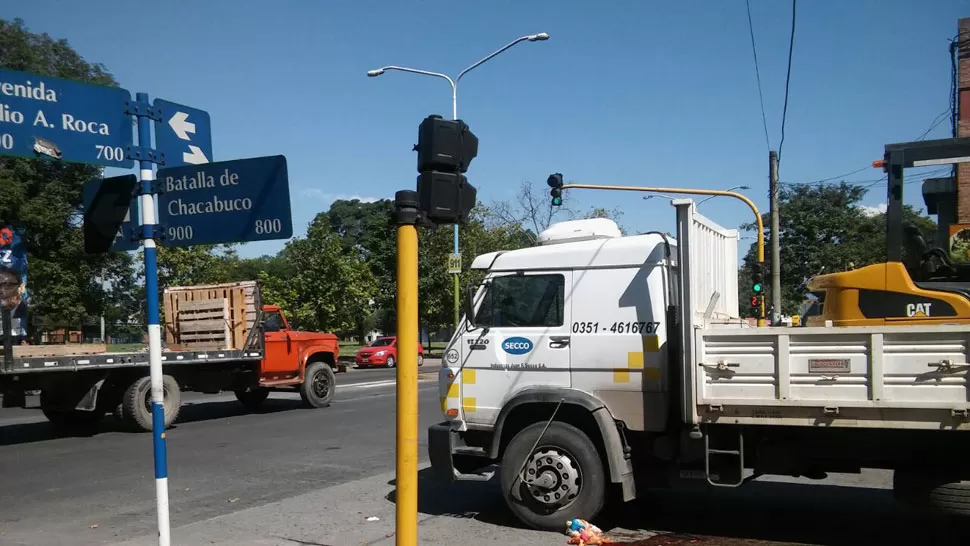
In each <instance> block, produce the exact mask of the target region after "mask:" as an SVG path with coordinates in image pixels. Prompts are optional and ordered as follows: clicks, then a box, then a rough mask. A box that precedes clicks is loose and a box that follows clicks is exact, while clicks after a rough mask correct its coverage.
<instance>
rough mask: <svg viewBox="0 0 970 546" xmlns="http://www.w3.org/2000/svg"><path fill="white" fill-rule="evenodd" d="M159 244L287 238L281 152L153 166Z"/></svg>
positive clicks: (290, 221) (289, 219)
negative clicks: (203, 162)
mask: <svg viewBox="0 0 970 546" xmlns="http://www.w3.org/2000/svg"><path fill="white" fill-rule="evenodd" d="M158 182H159V185H160V186H161V190H160V191H161V193H160V194H159V196H158V215H159V223H160V224H162V227H163V234H164V236H163V238H162V240H161V245H162V246H189V245H211V244H219V243H238V242H245V241H268V240H272V239H289V238H290V237H292V236H293V218H292V216H291V215H290V183H289V178H287V172H286V158H285V157H283V156H281V155H276V156H269V157H257V158H252V159H237V160H234V161H220V162H218V163H207V164H205V165H189V166H185V167H174V168H166V169H159V170H158Z"/></svg>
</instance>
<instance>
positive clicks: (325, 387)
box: [313, 372, 330, 398]
mask: <svg viewBox="0 0 970 546" xmlns="http://www.w3.org/2000/svg"><path fill="white" fill-rule="evenodd" d="M313 394H316V395H317V396H319V397H320V398H325V397H326V396H327V395H328V394H330V381H329V380H328V378H327V374H325V373H323V372H317V374H316V375H315V376H313Z"/></svg>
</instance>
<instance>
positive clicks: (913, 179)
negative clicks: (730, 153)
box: [781, 167, 950, 188]
mask: <svg viewBox="0 0 970 546" xmlns="http://www.w3.org/2000/svg"><path fill="white" fill-rule="evenodd" d="M866 168H867V169H869V168H872V167H866ZM862 170H864V169H859V170H858V171H855V172H861V171H862ZM949 170H950V167H935V168H933V169H932V170H929V171H922V172H918V173H911V174H910V175H909V176H908V177H907V178H908V179H909V180H907V181H906V182H905V184H916V183H917V182H920V181H921V180H920V179H922V178H925V177H927V176H932V175H936V174H942V173H944V172H947V171H949ZM837 178H840V177H832V178H826V179H822V180H815V181H812V182H782V183H781V184H783V185H785V186H816V185H817V186H822V185H824V183H825V182H831V181H834V180H835V179H837ZM887 179H888V178H887V176H885V175H883V176H881V177H879V178H869V179H865V180H839V181H838V182H839V183H840V184H841V183H845V184H846V185H849V186H862V185H865V187H866V188H871V187H873V186H875V185H876V184H878V183H880V182H885V181H886V180H887Z"/></svg>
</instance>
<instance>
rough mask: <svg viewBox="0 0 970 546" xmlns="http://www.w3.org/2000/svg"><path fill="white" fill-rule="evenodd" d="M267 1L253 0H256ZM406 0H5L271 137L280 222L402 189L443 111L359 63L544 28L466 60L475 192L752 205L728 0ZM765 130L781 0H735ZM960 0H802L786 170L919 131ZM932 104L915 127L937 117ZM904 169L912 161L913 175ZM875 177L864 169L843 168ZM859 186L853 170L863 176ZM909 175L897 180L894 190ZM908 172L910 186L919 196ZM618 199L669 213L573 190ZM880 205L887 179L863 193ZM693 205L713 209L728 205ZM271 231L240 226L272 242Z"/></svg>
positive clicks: (736, 209)
mask: <svg viewBox="0 0 970 546" xmlns="http://www.w3.org/2000/svg"><path fill="white" fill-rule="evenodd" d="M270 5H272V6H274V7H273V8H269V6H270ZM593 6H594V4H593V3H592V2H579V1H574V0H569V1H562V0H561V1H556V2H553V1H551V0H545V1H537V0H533V1H530V2H521V1H519V2H513V1H511V0H495V1H492V2H487V3H486V2H477V3H472V2H454V1H451V2H446V1H444V0H421V1H412V2H390V1H386V2H377V1H373V0H358V1H349V0H345V1H322V0H321V1H314V2H311V1H306V0H305V1H300V2H298V1H295V0H290V1H287V0H277V1H275V2H273V3H270V2H266V1H264V2H256V1H253V0H234V1H228V0H206V1H205V2H189V1H186V0H170V1H168V2H164V3H157V4H154V5H153V6H152V7H151V9H150V10H149V9H145V11H144V12H143V14H142V15H137V8H135V7H134V6H133V5H132V4H131V3H130V2H121V1H114V0H87V1H85V2H53V1H37V2H30V3H18V4H16V5H13V4H9V5H8V6H7V9H6V10H4V17H7V18H12V17H21V18H22V19H24V20H25V22H26V24H27V25H28V27H30V29H31V30H32V31H34V32H47V33H49V34H51V35H52V36H54V37H56V38H65V39H67V40H68V41H69V43H70V44H71V45H72V46H73V47H74V48H75V49H77V50H78V51H79V52H80V54H81V55H83V56H84V57H85V58H86V59H87V60H89V61H95V62H101V63H103V64H105V65H106V66H107V67H108V69H109V70H110V71H111V72H112V73H113V74H114V75H115V77H116V78H117V79H118V81H119V82H120V84H121V85H122V86H123V87H125V88H127V89H129V90H130V91H132V93H134V92H136V91H144V92H147V93H149V95H150V96H151V97H162V98H165V99H168V100H172V101H175V102H179V103H182V104H187V105H190V106H193V107H197V108H200V109H203V110H206V111H208V112H209V113H210V115H211V119H212V124H213V131H212V134H213V150H214V156H215V157H214V159H215V160H228V159H239V158H245V157H256V156H267V155H274V154H285V155H286V157H287V160H288V164H289V175H290V186H291V188H290V192H291V200H292V204H293V220H294V229H295V231H296V233H297V234H302V233H303V232H304V231H305V228H306V225H307V223H308V222H309V221H310V219H312V218H313V216H314V215H315V214H316V213H318V212H320V211H323V210H326V209H327V208H328V207H329V205H330V203H331V202H332V201H333V200H334V199H335V198H348V197H353V196H357V197H363V198H381V197H392V196H393V194H394V191H395V190H398V189H404V188H413V186H414V180H415V176H416V174H417V173H416V172H415V159H416V158H415V154H414V152H412V151H411V146H412V145H413V144H414V142H415V141H416V134H417V125H418V123H419V122H420V121H421V119H422V118H424V117H425V116H427V115H428V114H432V113H439V114H442V115H444V116H446V117H447V116H448V114H449V113H450V112H449V111H450V108H451V104H450V89H449V87H448V85H447V83H446V82H444V81H443V80H438V79H436V78H429V77H423V76H416V75H411V74H404V73H400V72H392V73H387V74H385V75H383V76H381V77H379V78H368V77H367V76H366V72H367V70H369V69H371V68H376V67H379V66H382V65H388V64H397V65H404V66H410V67H415V68H422V69H427V70H434V71H440V72H446V73H449V74H456V73H457V72H459V71H460V70H461V69H462V68H464V67H465V66H467V65H469V64H471V63H472V62H474V61H476V60H478V59H479V58H481V57H482V56H484V55H486V54H488V53H489V52H491V51H493V50H494V49H496V48H498V47H500V46H501V45H503V44H505V43H507V42H508V41H510V40H512V39H514V38H516V37H518V36H521V35H524V34H532V33H536V32H548V33H549V34H550V35H551V39H550V40H548V41H546V42H538V43H523V44H520V45H518V46H516V47H514V48H512V49H511V50H509V51H507V52H505V53H503V54H502V55H500V56H499V57H496V58H495V59H493V60H492V61H490V62H488V63H487V64H485V65H483V66H481V67H480V68H478V69H476V71H474V72H472V73H470V74H469V75H468V76H466V77H465V79H464V80H463V81H462V84H461V85H460V86H459V105H458V109H459V116H460V117H461V118H463V119H464V120H466V122H468V123H469V125H470V126H471V128H472V130H473V131H474V132H475V134H476V135H478V137H479V139H480V146H479V155H478V157H477V158H476V159H475V161H474V162H473V163H472V167H471V170H470V171H469V173H468V174H469V178H470V180H471V181H472V183H473V184H475V185H476V187H477V188H478V190H479V198H480V199H481V200H483V201H485V202H489V201H491V200H493V199H507V198H510V197H512V196H513V194H514V192H515V191H516V190H517V188H518V187H519V185H520V184H521V183H522V182H523V181H532V182H534V183H536V184H539V185H541V187H542V191H543V192H545V191H546V188H545V178H546V176H547V175H548V174H549V173H551V172H557V171H558V172H562V173H564V174H565V176H566V179H567V180H569V181H582V182H587V183H614V184H631V185H634V184H635V185H656V186H678V187H701V188H715V189H723V188H727V187H730V186H736V185H742V184H743V185H747V186H750V187H751V190H749V191H747V192H746V193H747V194H748V195H750V196H751V197H752V198H755V200H756V203H757V204H758V206H759V207H762V208H763V209H767V185H768V178H767V172H768V169H767V163H768V161H767V156H768V145H767V144H766V142H765V134H764V128H763V125H762V119H761V109H760V106H759V100H758V89H757V84H756V80H755V72H754V63H753V59H752V52H751V42H750V36H749V33H748V20H747V14H746V10H745V2H744V1H743V0H724V1H713V0H712V1H706V2H701V1H689V2H673V1H667V2H652V1H633V0H628V1H615V2H601V3H597V5H596V7H595V8H594V7H593ZM751 12H752V19H753V23H754V31H755V38H756V41H757V46H758V60H759V64H760V69H761V81H762V86H763V92H764V101H765V109H766V114H767V122H768V131H769V135H770V139H771V147H772V148H774V149H777V147H778V142H779V138H780V126H781V113H782V106H783V102H784V85H785V69H786V66H787V55H788V38H789V31H790V28H791V27H790V25H791V19H790V18H791V3H790V2H787V1H781V0H777V1H769V0H751ZM961 16H970V9H968V7H967V4H966V3H965V2H959V1H956V0H934V1H932V2H914V1H910V2H905V1H901V0H858V1H852V2H840V1H836V0H815V1H811V2H808V1H804V0H803V1H802V2H800V3H799V5H798V19H797V27H796V34H795V47H794V55H793V61H792V77H791V87H790V96H789V105H788V117H787V123H786V129H785V132H786V136H785V143H784V147H783V150H782V160H781V167H780V173H781V174H780V178H781V180H783V181H788V182H810V181H813V180H818V179H823V178H829V177H832V176H836V175H839V174H840V173H847V172H850V171H855V170H857V169H860V168H863V167H865V166H866V165H868V164H870V163H871V161H872V160H874V159H878V158H880V157H881V155H882V149H883V146H884V145H885V144H886V143H889V142H898V141H908V140H914V139H916V138H917V137H919V136H920V135H921V134H922V133H923V132H924V131H925V130H926V129H927V128H928V127H929V126H930V124H931V123H932V122H933V120H934V118H936V117H937V116H938V114H940V113H941V112H943V111H944V110H945V109H946V108H948V105H949V101H948V93H949V90H950V58H949V54H948V49H947V48H948V45H949V42H948V39H949V38H951V37H953V35H954V34H955V33H956V28H957V19H958V18H959V17H961ZM948 119H949V118H948V117H947V121H944V122H943V123H941V124H940V125H939V126H938V127H937V128H936V129H935V130H934V131H932V132H931V133H930V134H929V135H928V138H943V137H948V136H950V126H949V122H948ZM907 174H909V173H907ZM881 176H882V172H881V171H878V170H876V169H867V170H864V171H862V172H859V173H856V174H854V175H851V176H848V177H846V180H847V181H871V180H874V179H877V178H879V177H881ZM869 183H871V182H868V183H867V185H868V184H869ZM909 188H913V189H912V190H909ZM917 188H918V186H915V185H911V186H907V189H908V190H909V194H908V195H907V196H906V201H907V202H908V203H911V204H914V205H918V206H921V205H922V203H921V199H920V196H919V195H918V191H913V190H916V189H917ZM573 199H574V202H575V203H576V204H577V205H582V206H584V207H585V206H586V205H589V206H606V207H619V208H620V209H621V210H623V211H624V213H625V214H624V216H623V217H622V218H621V222H622V223H623V224H624V225H625V226H626V227H628V228H630V229H632V230H637V231H641V230H648V229H665V230H666V229H671V228H672V224H673V222H672V217H673V214H672V210H671V209H670V208H669V204H668V203H667V201H666V200H664V199H651V200H648V201H644V200H641V199H639V198H631V195H630V194H626V193H623V194H620V193H600V192H589V191H582V192H581V193H580V191H577V192H576V193H575V194H574V195H573ZM884 202H885V184H884V183H883V184H878V183H877V184H876V185H874V186H873V187H872V190H871V191H870V194H869V195H868V197H867V199H866V203H867V204H869V205H874V206H875V205H878V204H880V203H884ZM702 212H703V213H704V214H706V215H708V216H709V217H711V218H713V219H714V220H715V221H717V222H719V223H721V224H722V225H725V226H728V227H736V226H737V225H739V224H740V223H742V222H747V221H749V220H750V218H751V217H750V213H749V212H748V211H747V210H746V209H745V208H744V206H743V205H742V204H740V203H735V202H733V201H729V200H725V199H714V200H710V201H708V202H707V203H705V204H704V205H703V207H702ZM282 245H283V242H282V241H274V242H263V243H254V244H250V245H245V246H244V247H242V248H241V253H242V254H243V255H255V254H262V253H271V252H275V251H276V250H278V249H279V248H281V247H282Z"/></svg>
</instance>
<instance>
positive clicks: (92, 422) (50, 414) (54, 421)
mask: <svg viewBox="0 0 970 546" xmlns="http://www.w3.org/2000/svg"><path fill="white" fill-rule="evenodd" d="M41 411H43V412H44V417H46V418H47V420H48V421H50V424H51V425H52V426H53V427H54V428H57V429H63V430H77V429H93V428H95V427H97V426H98V423H100V422H101V419H103V418H104V411H101V410H94V411H83V410H53V409H42V410H41Z"/></svg>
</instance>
